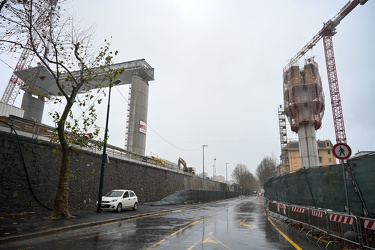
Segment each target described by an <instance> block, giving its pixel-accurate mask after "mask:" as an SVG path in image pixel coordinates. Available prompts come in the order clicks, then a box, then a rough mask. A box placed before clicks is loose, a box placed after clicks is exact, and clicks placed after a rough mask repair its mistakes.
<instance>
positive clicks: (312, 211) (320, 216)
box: [311, 210, 323, 218]
mask: <svg viewBox="0 0 375 250" xmlns="http://www.w3.org/2000/svg"><path fill="white" fill-rule="evenodd" d="M311 214H312V216H315V217H319V218H323V211H320V210H311Z"/></svg>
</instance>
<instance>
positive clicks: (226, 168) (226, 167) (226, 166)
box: [225, 163, 229, 184]
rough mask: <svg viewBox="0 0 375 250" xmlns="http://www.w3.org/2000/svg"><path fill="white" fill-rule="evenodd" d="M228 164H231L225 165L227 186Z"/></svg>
mask: <svg viewBox="0 0 375 250" xmlns="http://www.w3.org/2000/svg"><path fill="white" fill-rule="evenodd" d="M228 164H229V163H225V175H226V177H225V179H226V181H227V184H228Z"/></svg>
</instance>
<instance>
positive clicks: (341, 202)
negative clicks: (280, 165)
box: [264, 153, 375, 219]
mask: <svg viewBox="0 0 375 250" xmlns="http://www.w3.org/2000/svg"><path fill="white" fill-rule="evenodd" d="M343 169H344V171H343ZM344 174H345V177H346V178H345V179H346V182H345V183H344V178H343V176H344ZM374 180H375V153H372V154H371V153H370V154H367V155H364V156H361V157H356V158H353V159H349V160H348V161H347V162H346V163H344V168H343V166H342V164H336V165H331V166H324V167H310V168H302V169H300V170H299V171H297V172H294V173H291V174H285V175H281V176H276V177H272V178H271V179H269V180H268V181H267V182H266V183H265V184H264V191H265V194H264V196H265V198H267V199H268V200H271V201H277V202H280V203H286V204H296V205H299V206H307V207H316V208H321V209H331V210H333V211H338V212H341V213H344V212H350V214H353V215H356V216H360V217H365V218H372V219H374V218H375V181H374ZM344 185H346V189H347V197H348V204H347V202H346V194H345V186H344Z"/></svg>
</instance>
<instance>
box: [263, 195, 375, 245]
mask: <svg viewBox="0 0 375 250" xmlns="http://www.w3.org/2000/svg"><path fill="white" fill-rule="evenodd" d="M265 207H266V211H267V214H268V215H269V216H272V217H274V218H276V219H279V220H281V221H284V222H285V223H286V224H287V227H289V226H290V225H295V226H296V225H297V226H298V228H300V232H302V231H306V235H308V234H310V235H311V236H315V238H316V239H317V242H321V241H322V240H323V239H325V240H326V242H327V246H326V247H328V245H329V244H331V243H333V242H336V240H337V239H341V240H343V241H346V242H348V243H351V244H354V245H357V246H363V247H366V248H369V249H375V219H371V218H364V217H358V216H354V215H349V214H344V213H340V212H334V211H332V210H329V209H316V208H311V207H307V206H299V205H294V204H286V203H282V202H277V201H270V200H266V201H265Z"/></svg>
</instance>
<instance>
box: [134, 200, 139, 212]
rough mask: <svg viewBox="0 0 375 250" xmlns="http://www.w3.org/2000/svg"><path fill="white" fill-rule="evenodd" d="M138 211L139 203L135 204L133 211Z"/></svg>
mask: <svg viewBox="0 0 375 250" xmlns="http://www.w3.org/2000/svg"><path fill="white" fill-rule="evenodd" d="M137 209H138V203H137V202H136V203H134V206H133V210H134V211H135V210H137Z"/></svg>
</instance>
